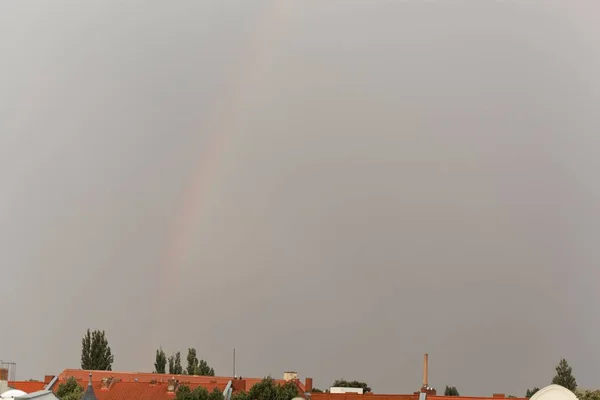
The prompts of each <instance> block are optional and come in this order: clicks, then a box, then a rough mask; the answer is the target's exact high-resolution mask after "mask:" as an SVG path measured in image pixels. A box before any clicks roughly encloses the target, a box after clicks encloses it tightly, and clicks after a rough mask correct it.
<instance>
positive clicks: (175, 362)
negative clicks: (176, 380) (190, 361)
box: [168, 352, 183, 375]
mask: <svg viewBox="0 0 600 400" xmlns="http://www.w3.org/2000/svg"><path fill="white" fill-rule="evenodd" d="M168 361H169V374H171V375H181V374H183V367H182V366H181V353H180V352H177V353H175V355H172V356H169V360H168Z"/></svg>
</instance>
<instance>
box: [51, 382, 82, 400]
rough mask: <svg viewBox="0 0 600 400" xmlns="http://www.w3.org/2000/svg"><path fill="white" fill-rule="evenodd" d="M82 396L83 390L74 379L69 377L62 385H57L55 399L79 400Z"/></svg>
mask: <svg viewBox="0 0 600 400" xmlns="http://www.w3.org/2000/svg"><path fill="white" fill-rule="evenodd" d="M82 396H83V388H82V387H81V386H80V385H79V383H77V380H76V379H75V378H74V377H70V378H69V379H67V380H66V381H65V382H64V383H61V384H60V385H58V389H57V390H56V397H58V398H59V399H61V400H79V399H81V397H82Z"/></svg>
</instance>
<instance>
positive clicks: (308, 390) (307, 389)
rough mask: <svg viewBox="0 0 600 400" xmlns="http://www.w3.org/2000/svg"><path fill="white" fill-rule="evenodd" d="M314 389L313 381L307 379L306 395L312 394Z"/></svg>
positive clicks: (305, 384) (305, 385)
mask: <svg viewBox="0 0 600 400" xmlns="http://www.w3.org/2000/svg"><path fill="white" fill-rule="evenodd" d="M312 388H313V379H312V378H306V381H305V383H304V390H305V391H306V393H310V392H312Z"/></svg>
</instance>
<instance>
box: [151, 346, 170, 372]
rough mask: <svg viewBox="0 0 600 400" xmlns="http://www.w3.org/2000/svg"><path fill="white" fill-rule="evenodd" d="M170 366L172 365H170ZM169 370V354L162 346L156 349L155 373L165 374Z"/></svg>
mask: <svg viewBox="0 0 600 400" xmlns="http://www.w3.org/2000/svg"><path fill="white" fill-rule="evenodd" d="M169 366H170V365H169ZM166 372H167V356H166V355H165V352H164V351H163V349H162V347H161V348H160V349H158V350H156V361H155V362H154V373H155V374H164V373H166Z"/></svg>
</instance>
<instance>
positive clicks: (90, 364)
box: [81, 329, 115, 371]
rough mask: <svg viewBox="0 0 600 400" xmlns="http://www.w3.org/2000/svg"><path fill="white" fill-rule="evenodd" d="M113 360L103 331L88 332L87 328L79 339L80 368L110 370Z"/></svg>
mask: <svg viewBox="0 0 600 400" xmlns="http://www.w3.org/2000/svg"><path fill="white" fill-rule="evenodd" d="M114 360H115V357H114V356H113V355H112V353H111V351H110V346H109V345H108V340H107V339H106V334H105V333H104V331H94V332H90V330H89V329H88V330H87V333H86V335H85V336H84V337H83V339H81V369H89V370H95V371H112V363H113V361H114Z"/></svg>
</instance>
